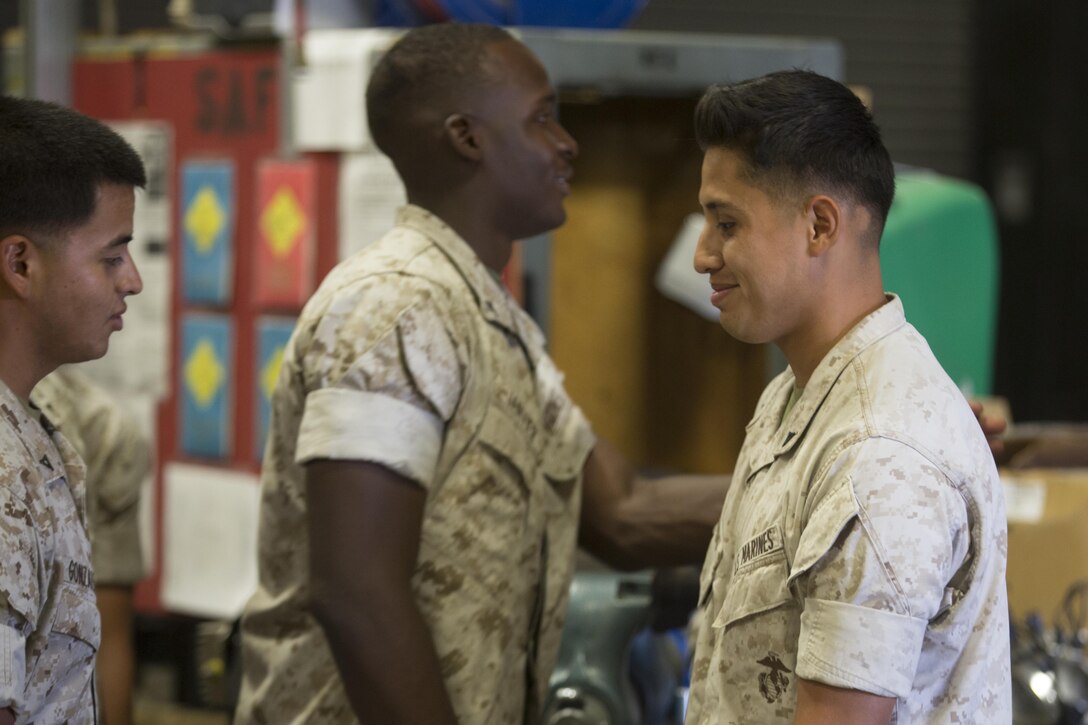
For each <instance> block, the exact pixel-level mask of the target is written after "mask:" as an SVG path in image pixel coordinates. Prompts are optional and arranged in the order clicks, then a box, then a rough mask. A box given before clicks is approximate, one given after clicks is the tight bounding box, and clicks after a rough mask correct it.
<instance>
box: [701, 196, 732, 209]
mask: <svg viewBox="0 0 1088 725" xmlns="http://www.w3.org/2000/svg"><path fill="white" fill-rule="evenodd" d="M702 206H703V208H704V209H706V210H707V211H727V212H737V211H739V208H738V207H737V205H736V204H734V203H732V202H729V201H722V200H720V199H712V200H710V201H708V202H706V203H705V204H703V205H702Z"/></svg>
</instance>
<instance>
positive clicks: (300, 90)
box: [291, 28, 401, 151]
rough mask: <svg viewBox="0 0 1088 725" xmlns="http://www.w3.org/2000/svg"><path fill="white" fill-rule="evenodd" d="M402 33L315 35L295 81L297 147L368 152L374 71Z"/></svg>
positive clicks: (322, 32)
mask: <svg viewBox="0 0 1088 725" xmlns="http://www.w3.org/2000/svg"><path fill="white" fill-rule="evenodd" d="M400 32H401V31H397V30H390V29H386V28H382V29H379V28H368V29H365V30H314V31H311V32H309V33H307V34H306V38H305V40H304V41H303V65H302V66H301V67H300V68H299V69H298V70H297V72H296V73H295V76H294V77H293V78H292V79H291V83H292V85H291V92H292V101H291V105H292V106H293V114H292V119H293V128H294V132H295V145H296V147H297V148H298V149H299V150H301V151H363V150H365V149H368V148H370V147H371V143H370V130H369V129H368V128H367V121H366V101H365V95H366V84H367V81H368V80H369V79H370V69H371V66H372V65H373V63H374V62H375V61H376V60H377V59H378V58H379V57H381V54H382V53H384V52H385V50H386V49H387V48H388V47H389V46H390V45H392V43H393V41H394V40H395V39H396V38H397V37H399V36H400Z"/></svg>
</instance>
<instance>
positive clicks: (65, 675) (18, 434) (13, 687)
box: [0, 382, 100, 723]
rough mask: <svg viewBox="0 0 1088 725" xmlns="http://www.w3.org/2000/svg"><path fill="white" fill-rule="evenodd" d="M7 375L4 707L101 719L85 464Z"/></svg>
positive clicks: (35, 717)
mask: <svg viewBox="0 0 1088 725" xmlns="http://www.w3.org/2000/svg"><path fill="white" fill-rule="evenodd" d="M33 415H34V417H33V418H32V417H31V411H28V410H27V409H26V408H25V407H24V406H23V404H22V403H21V402H20V401H19V399H18V398H17V397H16V396H15V394H14V393H12V392H11V390H9V389H8V387H7V386H6V385H4V384H3V383H2V382H0V480H2V482H3V485H2V486H0V617H2V621H0V708H5V707H10V708H12V710H14V712H15V714H16V719H17V722H35V723H90V722H94V719H95V713H94V693H93V689H94V687H93V676H94V658H95V652H96V651H97V649H98V644H99V636H100V624H99V618H98V608H97V607H96V606H95V597H94V575H93V573H92V569H91V559H90V544H89V542H88V540H87V533H86V529H85V523H86V516H85V510H84V503H83V501H84V490H83V485H84V484H83V480H84V473H85V471H84V467H83V462H82V461H81V460H80V459H79V455H78V454H77V453H76V452H75V450H74V449H73V448H72V446H71V445H69V444H68V442H67V441H66V440H65V439H64V437H63V436H62V435H61V434H59V433H57V432H56V431H55V430H54V429H53V428H52V426H51V425H50V424H49V422H48V420H46V419H44V418H43V419H42V420H40V421H39V420H37V416H38V413H37V412H34V413H33Z"/></svg>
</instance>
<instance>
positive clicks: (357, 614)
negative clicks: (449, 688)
mask: <svg viewBox="0 0 1088 725" xmlns="http://www.w3.org/2000/svg"><path fill="white" fill-rule="evenodd" d="M388 595H389V593H388V592H386V593H385V595H384V596H380V597H367V598H366V601H367V606H366V610H365V613H364V612H363V611H361V609H360V607H359V606H358V602H359V601H360V600H359V599H358V598H357V599H356V600H355V601H353V602H347V601H343V600H341V601H336V600H326V601H325V602H323V603H319V604H316V606H315V608H314V614H315V616H316V617H317V619H318V621H319V622H320V623H321V626H322V628H323V629H324V631H325V636H326V638H327V639H328V641H329V645H330V647H331V649H332V653H333V658H334V659H335V660H336V665H337V668H338V669H339V671H340V677H341V679H342V680H343V683H344V689H345V691H346V692H347V696H348V700H349V701H350V703H351V707H352V710H353V711H354V712H355V715H356V717H357V718H358V719H359V720H360V721H361V722H381V723H389V724H390V725H398V724H401V723H403V724H404V725H410V724H413V723H422V722H425V723H435V724H436V725H446V724H448V725H455V723H456V718H455V717H454V714H453V707H452V706H451V704H450V700H449V696H448V695H447V693H446V688H445V684H444V682H443V680H442V674H441V668H440V667H439V664H438V658H437V656H436V655H435V649H434V644H433V642H432V640H431V633H430V630H428V628H427V626H426V623H425V622H424V621H423V618H422V617H421V616H420V614H419V610H418V609H417V608H416V605H415V602H414V600H413V599H412V598H411V596H410V595H409V596H406V597H405V596H399V597H398V596H388Z"/></svg>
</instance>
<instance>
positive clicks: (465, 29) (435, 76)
mask: <svg viewBox="0 0 1088 725" xmlns="http://www.w3.org/2000/svg"><path fill="white" fill-rule="evenodd" d="M513 40H514V38H513V36H511V35H510V34H509V33H508V32H506V31H505V30H503V29H502V28H499V27H496V26H494V25H486V24H482V23H440V24H437V25H424V26H421V27H418V28H413V29H412V30H409V31H408V32H407V33H405V34H404V35H403V36H401V38H400V39H399V40H398V41H397V42H396V43H394V44H393V46H392V47H391V48H390V49H389V50H388V51H387V52H386V53H385V54H384V55H383V56H382V57H381V59H380V60H379V61H378V63H377V64H376V65H375V66H374V70H373V72H372V73H371V75H370V82H369V84H368V85H367V89H366V113H367V121H368V123H369V125H370V135H371V137H372V138H373V139H374V143H375V145H376V146H377V147H378V148H379V149H381V150H382V151H383V152H384V153H385V154H386V155H388V156H390V157H392V158H393V159H394V161H395V160H396V157H397V153H396V151H397V148H396V147H397V144H398V141H404V140H406V135H408V134H405V131H406V130H409V129H406V124H411V123H412V120H413V119H414V118H415V117H416V116H417V115H418V114H419V113H420V111H421V110H430V111H431V112H432V113H433V115H435V116H438V117H440V118H444V117H445V116H446V115H448V114H450V113H453V112H455V111H457V110H459V109H457V108H455V107H454V106H453V104H456V103H457V101H458V100H460V99H461V98H462V97H463V96H464V94H465V93H466V92H468V91H471V90H473V89H475V88H478V87H480V86H482V85H484V84H485V83H486V82H487V80H488V75H487V73H486V72H485V68H484V59H485V53H486V50H487V48H488V46H490V45H493V44H495V43H500V42H509V41H513Z"/></svg>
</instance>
